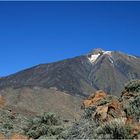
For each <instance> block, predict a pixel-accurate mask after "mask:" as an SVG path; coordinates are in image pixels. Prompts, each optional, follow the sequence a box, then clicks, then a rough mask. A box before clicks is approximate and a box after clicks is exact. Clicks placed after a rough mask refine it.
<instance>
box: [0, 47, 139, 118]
mask: <svg viewBox="0 0 140 140" xmlns="http://www.w3.org/2000/svg"><path fill="white" fill-rule="evenodd" d="M139 71H140V58H139V57H136V56H132V55H127V54H124V53H122V52H117V51H104V50H102V49H94V50H93V51H91V52H90V53H88V54H85V55H82V56H78V57H75V58H71V59H66V60H62V61H59V62H54V63H49V64H41V65H38V66H35V67H32V68H29V69H26V70H23V71H20V72H18V73H15V74H12V75H10V76H7V77H2V78H0V94H2V95H3V96H4V97H5V98H6V99H7V100H8V105H12V106H14V107H20V108H24V109H27V110H28V107H29V106H32V107H34V109H33V111H34V112H38V111H41V110H43V111H44V110H45V111H48V110H53V109H54V108H55V109H54V110H55V111H56V110H57V112H59V110H60V112H62V106H63V108H64V111H63V113H64V112H65V111H66V110H67V113H68V112H69V114H74V112H75V108H74V107H73V105H75V106H77V105H79V104H80V101H81V98H84V97H87V96H89V95H90V94H92V93H93V92H94V91H96V90H99V89H100V90H104V91H105V92H107V93H108V94H113V95H117V96H118V93H120V91H121V90H122V89H123V86H124V85H123V83H126V82H127V81H128V80H131V79H139V78H140V73H139ZM26 90H27V91H26ZM54 93H55V94H54ZM48 96H49V97H48ZM60 97H62V99H61V100H60ZM49 98H50V99H49ZM73 98H74V99H73ZM69 99H71V100H69ZM52 100H53V102H52ZM63 100H67V102H69V104H68V105H67V103H63ZM30 101H31V102H30ZM29 103H30V104H29ZM56 103H57V104H61V105H60V106H59V105H57V104H56ZM47 104H48V106H50V107H48V106H47ZM38 106H40V108H38ZM51 107H52V108H51ZM37 108H38V109H37ZM44 108H45V109H44ZM31 110H32V109H31ZM77 110H78V109H77ZM63 113H60V114H63ZM65 113H66V112H65ZM67 113H66V114H67ZM69 116H70V115H69Z"/></svg>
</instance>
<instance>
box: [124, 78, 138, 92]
mask: <svg viewBox="0 0 140 140" xmlns="http://www.w3.org/2000/svg"><path fill="white" fill-rule="evenodd" d="M125 90H126V91H128V92H139V91H140V80H131V81H130V82H128V83H126V84H125Z"/></svg>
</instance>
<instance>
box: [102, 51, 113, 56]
mask: <svg viewBox="0 0 140 140" xmlns="http://www.w3.org/2000/svg"><path fill="white" fill-rule="evenodd" d="M111 53H112V51H104V52H103V54H108V55H111Z"/></svg>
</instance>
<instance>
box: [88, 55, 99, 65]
mask: <svg viewBox="0 0 140 140" xmlns="http://www.w3.org/2000/svg"><path fill="white" fill-rule="evenodd" d="M100 55H101V54H100V53H97V54H92V55H91V56H90V57H88V59H89V61H90V62H92V63H93V62H95V61H96V60H97V58H98V57H99V56H100Z"/></svg>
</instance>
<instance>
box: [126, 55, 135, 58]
mask: <svg viewBox="0 0 140 140" xmlns="http://www.w3.org/2000/svg"><path fill="white" fill-rule="evenodd" d="M128 56H129V57H132V58H135V59H137V57H136V56H134V55H128Z"/></svg>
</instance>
